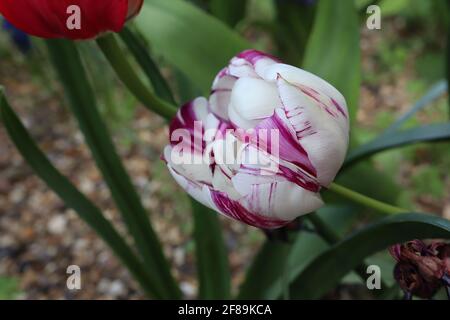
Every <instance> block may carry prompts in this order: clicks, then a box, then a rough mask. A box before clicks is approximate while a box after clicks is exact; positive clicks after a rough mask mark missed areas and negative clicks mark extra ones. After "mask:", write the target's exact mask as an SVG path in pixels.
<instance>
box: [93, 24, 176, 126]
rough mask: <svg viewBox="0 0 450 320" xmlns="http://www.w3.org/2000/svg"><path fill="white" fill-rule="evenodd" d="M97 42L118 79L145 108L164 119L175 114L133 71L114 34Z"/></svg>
mask: <svg viewBox="0 0 450 320" xmlns="http://www.w3.org/2000/svg"><path fill="white" fill-rule="evenodd" d="M97 44H98V46H99V48H100V49H101V50H102V52H103V54H104V55H105V57H106V59H107V60H108V61H109V63H110V65H111V67H112V68H113V69H114V71H115V72H116V74H117V76H118V77H119V78H120V80H121V81H122V82H123V83H124V84H125V85H126V86H127V88H128V89H129V90H130V92H131V93H132V94H133V95H134V96H135V97H136V98H137V99H139V101H141V103H142V104H143V105H144V106H145V107H146V108H148V109H150V110H152V111H154V112H156V113H157V114H159V115H161V116H162V117H164V118H166V119H171V118H172V117H173V116H174V115H175V113H176V111H177V109H176V108H175V107H174V106H173V105H171V104H170V103H168V102H167V101H165V100H162V99H160V98H159V97H157V96H156V95H155V94H153V92H151V91H150V90H149V88H148V87H147V86H146V85H145V84H144V83H143V82H142V81H141V79H140V78H139V76H138V75H137V74H136V73H135V72H134V70H133V68H132V66H131V65H130V63H129V62H128V61H127V59H126V57H125V54H124V52H123V51H122V48H121V47H120V46H119V44H118V42H117V40H116V38H115V35H114V34H112V33H110V34H107V35H105V36H103V37H100V38H98V39H97Z"/></svg>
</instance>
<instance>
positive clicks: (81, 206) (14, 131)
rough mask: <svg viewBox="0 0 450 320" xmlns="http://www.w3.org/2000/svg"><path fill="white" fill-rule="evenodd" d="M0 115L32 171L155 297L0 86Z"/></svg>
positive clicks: (144, 274)
mask: <svg viewBox="0 0 450 320" xmlns="http://www.w3.org/2000/svg"><path fill="white" fill-rule="evenodd" d="M0 115H1V117H0V118H1V119H2V122H3V124H4V126H5V128H6V130H7V132H8V134H9V136H10V137H11V140H12V141H13V142H14V144H15V146H16V148H17V149H18V150H19V152H20V154H21V155H22V156H23V158H24V159H25V161H26V162H27V163H28V165H29V166H30V167H31V168H32V169H33V171H34V172H35V173H36V175H37V176H38V177H39V178H41V179H42V180H43V181H44V182H45V183H46V184H47V186H48V187H49V188H50V189H52V190H53V191H54V192H55V193H56V194H57V195H58V196H59V197H60V198H61V199H62V200H63V201H64V203H65V204H66V205H67V206H68V207H69V208H72V209H73V210H75V212H76V213H77V214H78V216H79V217H80V218H81V219H82V220H84V221H85V222H86V223H87V224H88V225H89V226H90V227H91V228H92V229H93V230H95V232H96V233H97V234H98V235H99V236H100V237H101V238H102V239H103V240H104V241H105V242H106V243H107V244H108V245H109V246H110V247H111V249H112V250H113V251H114V253H115V254H116V255H117V256H118V257H119V259H121V261H122V262H123V263H124V265H125V266H126V267H127V268H128V269H129V270H130V272H131V274H133V276H134V277H135V279H136V280H137V281H138V282H139V284H140V285H141V286H142V288H143V289H144V290H145V292H146V293H147V294H149V295H151V296H155V297H158V290H157V289H156V287H155V286H154V283H153V281H152V278H151V277H150V276H149V275H148V270H146V269H145V267H144V266H143V264H142V263H141V261H140V260H139V259H138V258H137V257H136V256H135V254H134V253H133V250H132V249H131V247H129V246H128V244H127V243H126V242H125V240H124V239H123V238H122V237H121V236H120V235H119V233H118V232H117V231H116V229H115V228H114V227H113V226H112V225H111V223H110V222H109V221H108V220H107V219H106V218H105V217H104V216H103V215H102V213H101V211H100V210H99V209H98V208H97V207H96V206H95V205H94V204H93V203H92V202H91V201H89V200H88V199H87V198H86V197H85V196H84V195H83V194H82V193H81V192H80V191H78V189H77V188H76V187H75V186H74V185H73V184H72V183H70V181H69V180H68V179H67V178H66V177H65V176H63V175H62V174H61V173H60V172H59V171H58V170H57V169H56V168H55V167H54V166H53V165H52V164H51V162H50V161H49V160H48V158H47V157H46V156H45V155H44V153H42V151H41V150H40V149H39V148H38V147H37V146H36V144H35V143H34V141H33V139H32V138H31V136H30V134H29V133H28V132H27V130H26V129H25V127H24V126H23V124H22V123H21V122H20V120H19V118H18V117H17V115H16V114H15V113H14V111H13V110H12V109H11V107H10V106H9V104H8V102H7V100H6V98H5V96H4V93H3V89H2V88H1V87H0Z"/></svg>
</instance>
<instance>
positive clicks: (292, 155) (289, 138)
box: [255, 108, 317, 177]
mask: <svg viewBox="0 0 450 320" xmlns="http://www.w3.org/2000/svg"><path fill="white" fill-rule="evenodd" d="M288 124H289V121H288V119H287V118H286V115H285V114H284V110H283V109H281V108H278V109H276V110H275V113H274V114H273V115H272V116H271V117H269V118H266V119H265V120H263V121H261V122H260V123H259V124H258V125H257V126H256V127H255V130H256V132H257V139H258V143H259V144H263V145H264V146H265V147H267V152H269V153H271V154H278V156H279V158H280V159H283V160H285V161H287V162H290V163H293V164H294V165H296V166H297V167H299V168H300V169H302V170H303V171H305V172H307V173H308V174H310V175H311V176H313V177H315V176H316V174H317V172H316V169H315V168H314V166H313V164H312V163H311V161H310V159H309V156H308V153H307V152H306V150H305V149H304V148H303V147H302V145H301V144H300V143H299V141H298V140H297V136H296V132H294V130H292V128H290V127H289V125H288ZM273 134H276V135H278V137H275V138H277V140H278V141H272V140H273V138H274V136H273ZM272 148H277V149H278V150H272Z"/></svg>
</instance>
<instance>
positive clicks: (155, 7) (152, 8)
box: [135, 0, 252, 92]
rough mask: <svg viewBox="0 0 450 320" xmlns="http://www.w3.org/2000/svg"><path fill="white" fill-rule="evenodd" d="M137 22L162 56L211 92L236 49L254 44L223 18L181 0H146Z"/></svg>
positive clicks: (246, 47) (238, 50)
mask: <svg viewBox="0 0 450 320" xmlns="http://www.w3.org/2000/svg"><path fill="white" fill-rule="evenodd" d="M135 23H136V26H137V27H138V28H139V29H140V30H141V32H142V34H143V35H144V37H145V38H146V39H147V40H148V42H149V43H150V44H151V46H152V49H153V50H154V52H155V54H157V55H161V56H163V57H164V58H165V59H166V60H167V61H168V62H169V63H170V64H172V65H173V66H175V67H177V68H178V69H179V70H181V71H182V72H183V73H185V74H186V75H189V78H190V79H192V81H193V82H194V83H195V84H196V86H198V87H199V88H200V89H201V90H202V92H208V90H209V89H210V86H211V83H212V80H213V79H214V77H215V75H216V73H217V72H218V71H219V70H220V69H221V68H223V67H224V66H225V65H226V64H227V62H228V60H229V59H230V58H231V57H232V56H233V55H235V54H236V53H238V52H240V51H242V50H245V49H249V48H251V47H252V45H251V44H249V43H248V42H247V41H245V40H244V39H243V38H241V37H240V36H239V35H238V34H236V33H234V32H233V31H232V30H231V29H229V28H228V27H227V26H226V25H225V24H223V23H222V22H220V21H218V20H216V19H214V18H213V17H212V16H209V15H208V14H206V13H204V12H203V11H201V10H200V9H198V8H196V7H194V6H193V5H191V4H189V3H188V2H185V1H181V0H171V1H158V0H146V1H145V2H144V7H143V9H142V12H141V13H140V15H139V16H138V17H137V19H136V21H135Z"/></svg>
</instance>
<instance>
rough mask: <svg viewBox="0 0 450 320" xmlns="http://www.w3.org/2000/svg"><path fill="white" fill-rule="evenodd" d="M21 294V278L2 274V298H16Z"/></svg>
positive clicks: (0, 295)
mask: <svg viewBox="0 0 450 320" xmlns="http://www.w3.org/2000/svg"><path fill="white" fill-rule="evenodd" d="M19 294H20V283H19V279H17V278H13V277H3V276H0V299H1V300H14V299H17V296H18V295H19Z"/></svg>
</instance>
